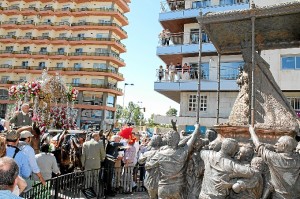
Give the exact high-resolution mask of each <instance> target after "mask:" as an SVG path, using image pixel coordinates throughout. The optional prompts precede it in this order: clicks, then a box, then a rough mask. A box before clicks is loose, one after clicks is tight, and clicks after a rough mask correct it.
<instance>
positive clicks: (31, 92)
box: [8, 81, 41, 100]
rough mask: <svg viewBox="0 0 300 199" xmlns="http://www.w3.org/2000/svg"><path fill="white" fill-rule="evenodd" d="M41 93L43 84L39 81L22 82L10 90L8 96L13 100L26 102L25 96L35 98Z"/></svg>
mask: <svg viewBox="0 0 300 199" xmlns="http://www.w3.org/2000/svg"><path fill="white" fill-rule="evenodd" d="M40 91H41V83H40V82H39V81H32V82H22V83H20V84H18V85H13V86H11V87H10V88H9V89H8V95H9V97H10V99H12V100H24V98H25V96H27V97H30V98H33V97H35V96H37V95H38V94H39V93H40Z"/></svg>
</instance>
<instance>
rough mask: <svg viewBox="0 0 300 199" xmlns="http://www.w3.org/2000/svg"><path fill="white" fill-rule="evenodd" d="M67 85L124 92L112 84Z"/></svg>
mask: <svg viewBox="0 0 300 199" xmlns="http://www.w3.org/2000/svg"><path fill="white" fill-rule="evenodd" d="M67 85H70V86H74V87H83V88H104V89H113V90H116V91H119V92H122V89H120V88H116V87H115V86H114V85H111V84H81V83H67Z"/></svg>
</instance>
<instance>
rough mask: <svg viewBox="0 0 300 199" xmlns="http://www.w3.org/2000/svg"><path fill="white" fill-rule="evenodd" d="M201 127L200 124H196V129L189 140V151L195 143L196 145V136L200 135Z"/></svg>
mask: <svg viewBox="0 0 300 199" xmlns="http://www.w3.org/2000/svg"><path fill="white" fill-rule="evenodd" d="M199 128H200V124H195V130H194V132H193V134H192V137H191V138H190V139H189V141H188V142H187V146H188V150H189V153H190V152H191V151H192V149H193V145H194V142H195V140H196V138H197V137H198V136H199V135H200V131H199Z"/></svg>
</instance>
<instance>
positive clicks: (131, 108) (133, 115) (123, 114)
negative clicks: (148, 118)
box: [116, 102, 145, 126]
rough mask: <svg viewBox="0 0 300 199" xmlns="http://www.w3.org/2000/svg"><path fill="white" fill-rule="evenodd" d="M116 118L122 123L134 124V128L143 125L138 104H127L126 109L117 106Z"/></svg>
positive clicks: (142, 117)
mask: <svg viewBox="0 0 300 199" xmlns="http://www.w3.org/2000/svg"><path fill="white" fill-rule="evenodd" d="M116 118H117V119H118V120H122V122H134V123H135V125H136V126H138V125H140V124H142V125H143V124H145V117H144V113H143V112H142V109H141V108H140V106H139V105H138V104H135V103H133V102H129V103H128V106H127V107H121V106H120V105H117V116H116Z"/></svg>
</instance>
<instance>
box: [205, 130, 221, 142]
mask: <svg viewBox="0 0 300 199" xmlns="http://www.w3.org/2000/svg"><path fill="white" fill-rule="evenodd" d="M217 137H218V133H217V132H216V131H215V130H214V129H207V130H206V131H205V138H207V139H208V140H209V142H212V141H214V140H215V139H216V138H217Z"/></svg>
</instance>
